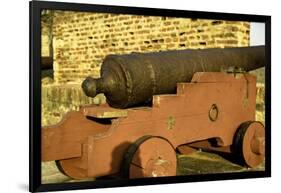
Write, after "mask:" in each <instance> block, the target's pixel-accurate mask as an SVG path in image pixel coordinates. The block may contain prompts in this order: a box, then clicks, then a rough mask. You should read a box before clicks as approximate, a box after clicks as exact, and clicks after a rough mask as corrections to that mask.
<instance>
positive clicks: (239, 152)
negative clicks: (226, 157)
mask: <svg viewBox="0 0 281 193" xmlns="http://www.w3.org/2000/svg"><path fill="white" fill-rule="evenodd" d="M264 136H265V130H264V126H263V124H262V123H260V122H257V121H248V122H245V123H242V124H241V125H240V127H239V128H238V129H237V131H236V134H235V136H234V141H233V153H234V154H235V155H236V156H237V158H238V160H239V161H240V162H241V164H243V165H247V166H249V167H255V166H258V165H259V164H260V163H261V162H262V161H263V159H264V151H265V137H264Z"/></svg>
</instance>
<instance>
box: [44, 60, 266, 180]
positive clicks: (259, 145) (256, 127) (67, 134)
mask: <svg viewBox="0 0 281 193" xmlns="http://www.w3.org/2000/svg"><path fill="white" fill-rule="evenodd" d="M164 61H165V60H164ZM237 64H238V63H237ZM187 79H189V77H187ZM101 84H102V83H101ZM175 84H176V87H175V89H176V91H175V92H174V93H173V94H161V95H157V94H154V93H153V92H151V93H153V96H152V106H150V107H149V106H143V107H134V108H133V107H132V108H127V109H120V108H114V107H111V106H109V105H107V104H104V105H99V106H95V105H91V106H84V107H81V108H80V110H79V111H72V112H69V113H68V114H66V116H65V117H64V118H63V120H62V121H61V122H60V123H59V124H57V125H54V126H51V127H48V128H43V129H42V161H52V160H56V161H57V165H58V166H59V169H60V170H61V171H62V172H63V173H64V174H66V175H68V176H70V177H72V178H75V179H84V178H88V177H100V176H106V175H113V174H117V173H119V174H121V175H122V176H123V177H129V178H140V177H157V176H174V175H176V168H177V159H176V153H175V149H176V148H177V147H179V146H181V145H183V144H186V145H189V144H194V143H195V142H199V141H204V140H208V139H214V140H215V143H214V144H213V147H211V146H210V148H216V149H218V150H220V148H221V149H224V150H225V149H227V151H228V152H230V153H232V154H234V155H235V156H236V157H237V158H238V159H240V161H241V164H243V165H245V166H248V167H255V166H257V165H258V164H260V163H261V162H262V160H263V159H264V126H263V125H262V124H261V123H260V122H256V121H255V108H256V78H255V77H254V76H253V75H250V74H245V73H238V74H236V73H226V72H195V73H194V74H193V75H192V77H190V82H177V83H175ZM156 89H158V88H156ZM169 89H170V88H169ZM126 104H129V103H126ZM130 104H132V103H130ZM121 106H122V105H121ZM125 106H126V105H125Z"/></svg>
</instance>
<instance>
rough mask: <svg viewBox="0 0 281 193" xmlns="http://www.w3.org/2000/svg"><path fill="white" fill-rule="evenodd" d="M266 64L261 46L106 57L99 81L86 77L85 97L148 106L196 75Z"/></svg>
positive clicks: (118, 104)
mask: <svg viewBox="0 0 281 193" xmlns="http://www.w3.org/2000/svg"><path fill="white" fill-rule="evenodd" d="M264 64H265V56H264V47H263V46H255V47H251V48H249V47H244V48H226V49H219V48H217V49H203V50H192V49H189V50H174V51H165V52H151V53H133V54H127V55H108V56H107V57H106V58H105V60H104V62H103V64H102V66H101V78H98V79H94V78H91V77H88V78H86V80H85V81H84V82H83V84H82V88H83V90H84V92H85V94H86V95H87V96H90V97H95V96H96V94H98V93H104V94H105V96H106V99H107V102H108V104H110V105H111V106H112V107H115V108H128V107H132V106H139V105H143V104H145V103H146V104H149V103H150V102H151V99H152V96H153V95H157V94H175V93H176V86H177V83H179V82H189V81H190V80H191V79H192V77H193V74H194V73H195V72H220V71H225V70H229V69H230V68H236V69H238V70H240V71H241V70H242V71H250V70H254V69H256V68H259V67H262V66H264Z"/></svg>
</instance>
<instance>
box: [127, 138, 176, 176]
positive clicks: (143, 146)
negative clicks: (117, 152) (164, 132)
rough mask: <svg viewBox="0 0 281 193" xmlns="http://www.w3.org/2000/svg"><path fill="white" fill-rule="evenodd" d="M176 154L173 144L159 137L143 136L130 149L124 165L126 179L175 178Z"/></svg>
mask: <svg viewBox="0 0 281 193" xmlns="http://www.w3.org/2000/svg"><path fill="white" fill-rule="evenodd" d="M176 170H177V158H176V153H175V150H174V148H173V146H172V145H171V143H170V142H169V141H168V140H167V139H165V138H163V137H157V136H143V137H141V138H139V139H138V140H137V141H135V143H133V144H132V145H130V147H129V148H128V150H127V152H126V154H125V157H124V164H123V169H122V171H123V174H124V177H126V178H143V177H159V176H175V175H176Z"/></svg>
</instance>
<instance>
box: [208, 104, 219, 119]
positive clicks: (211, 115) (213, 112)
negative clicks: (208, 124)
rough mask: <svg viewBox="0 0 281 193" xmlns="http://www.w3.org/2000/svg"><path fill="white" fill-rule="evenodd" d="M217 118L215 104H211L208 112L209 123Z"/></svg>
mask: <svg viewBox="0 0 281 193" xmlns="http://www.w3.org/2000/svg"><path fill="white" fill-rule="evenodd" d="M218 116H219V109H218V106H217V105H216V104H212V106H211V108H210V110H209V118H210V120H211V121H216V120H217V119H218Z"/></svg>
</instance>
